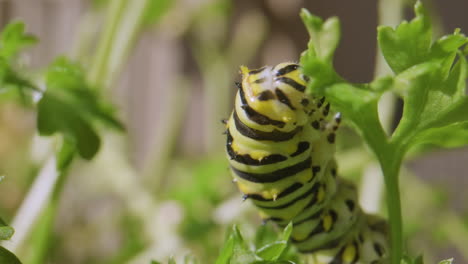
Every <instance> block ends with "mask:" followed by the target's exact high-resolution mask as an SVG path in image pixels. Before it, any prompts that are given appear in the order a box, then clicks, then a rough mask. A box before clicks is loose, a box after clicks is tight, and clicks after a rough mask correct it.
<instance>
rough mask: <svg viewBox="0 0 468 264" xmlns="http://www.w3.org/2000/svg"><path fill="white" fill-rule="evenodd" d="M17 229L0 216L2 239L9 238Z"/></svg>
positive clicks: (0, 235) (0, 234) (0, 237)
mask: <svg viewBox="0 0 468 264" xmlns="http://www.w3.org/2000/svg"><path fill="white" fill-rule="evenodd" d="M13 233H15V230H14V229H13V227H11V226H8V225H7V224H6V223H5V222H4V221H3V220H2V219H1V218H0V240H8V239H10V238H11V236H13Z"/></svg>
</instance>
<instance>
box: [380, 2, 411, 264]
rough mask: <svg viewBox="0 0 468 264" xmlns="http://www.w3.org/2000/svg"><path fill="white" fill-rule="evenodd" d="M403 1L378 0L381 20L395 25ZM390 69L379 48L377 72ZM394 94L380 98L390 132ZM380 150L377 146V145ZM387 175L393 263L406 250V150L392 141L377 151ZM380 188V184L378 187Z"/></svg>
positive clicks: (385, 176) (398, 262)
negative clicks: (403, 184) (403, 176)
mask: <svg viewBox="0 0 468 264" xmlns="http://www.w3.org/2000/svg"><path fill="white" fill-rule="evenodd" d="M403 8H404V3H403V1H402V0H379V2H378V24H379V25H388V26H396V25H398V24H399V23H400V22H401V21H402V19H403ZM389 73H390V69H389V67H388V66H387V64H386V63H385V60H384V57H383V55H382V53H381V52H380V50H379V49H377V57H376V65H375V72H374V76H375V77H379V76H382V75H385V74H389ZM395 99H396V98H395V96H394V95H393V94H384V96H383V97H382V98H381V101H380V102H379V103H380V105H379V106H380V108H379V118H380V120H381V123H382V125H383V128H384V129H385V131H386V132H387V134H391V124H392V122H393V113H394V105H395V101H396V100H395ZM374 150H375V151H377V149H374ZM376 154H377V156H378V159H379V162H380V166H381V168H382V172H383V175H384V182H385V190H386V194H385V195H386V201H387V211H388V218H389V223H390V259H391V263H392V264H400V260H401V257H402V252H403V220H402V214H401V201H400V186H399V172H400V167H401V163H402V160H403V152H401V151H398V150H397V149H396V148H395V147H394V145H393V144H391V143H390V144H386V146H381V148H380V149H379V150H378V152H376ZM376 188H378V187H376Z"/></svg>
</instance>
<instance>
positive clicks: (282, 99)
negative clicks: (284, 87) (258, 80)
mask: <svg viewBox="0 0 468 264" xmlns="http://www.w3.org/2000/svg"><path fill="white" fill-rule="evenodd" d="M275 94H276V97H278V100H279V101H280V102H281V103H283V104H285V105H287V106H288V107H289V108H290V109H291V110H296V108H295V107H294V106H293V105H292V104H291V101H289V98H288V96H287V95H285V94H284V93H283V92H282V91H281V90H280V89H278V88H276V89H275Z"/></svg>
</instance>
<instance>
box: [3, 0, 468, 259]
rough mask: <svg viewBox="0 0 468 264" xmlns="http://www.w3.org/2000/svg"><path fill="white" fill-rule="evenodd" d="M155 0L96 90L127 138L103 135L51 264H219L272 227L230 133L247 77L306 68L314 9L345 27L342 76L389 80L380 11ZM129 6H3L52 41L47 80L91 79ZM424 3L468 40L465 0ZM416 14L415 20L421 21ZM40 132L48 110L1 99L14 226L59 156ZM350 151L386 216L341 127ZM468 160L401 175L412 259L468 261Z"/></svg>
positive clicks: (20, 1) (52, 239) (78, 183)
mask: <svg viewBox="0 0 468 264" xmlns="http://www.w3.org/2000/svg"><path fill="white" fill-rule="evenodd" d="M154 1H156V2H158V4H155V5H154V6H156V7H154V10H152V12H154V13H153V15H152V17H150V19H148V21H146V20H145V22H144V23H143V24H142V26H141V27H140V28H139V30H137V31H136V32H134V34H133V35H131V41H130V42H129V44H128V45H127V46H125V47H124V48H123V49H122V50H123V52H122V53H119V56H122V58H120V59H119V60H120V63H116V64H115V67H114V68H112V69H111V70H110V71H109V72H108V73H107V75H105V76H102V78H101V76H97V77H96V78H97V79H98V80H102V83H99V84H100V85H102V86H103V89H102V93H103V94H104V95H105V96H106V97H108V98H109V99H110V100H112V102H113V103H114V104H115V105H116V106H117V109H118V114H119V117H120V119H121V120H123V122H124V123H125V126H126V128H127V131H126V133H117V132H112V131H103V132H102V133H103V135H104V142H103V146H102V148H101V150H100V152H99V153H98V156H97V157H96V159H95V160H93V161H91V162H85V161H82V160H77V161H75V162H74V164H73V168H72V170H71V172H70V173H71V175H70V177H68V178H67V182H66V183H65V187H64V190H63V193H62V194H61V201H60V205H59V213H58V214H57V215H56V216H55V217H54V219H55V223H54V225H53V232H51V233H50V234H48V235H47V243H45V244H46V246H45V247H44V248H43V252H44V253H43V254H44V259H45V262H44V263H149V261H150V260H151V259H159V260H166V259H167V258H168V257H169V256H171V255H174V256H177V257H178V258H181V257H184V256H186V255H190V256H194V257H196V258H198V259H199V260H200V263H213V261H214V259H215V258H216V256H217V254H218V252H219V248H220V245H222V241H223V239H224V236H225V233H226V230H228V228H229V227H230V226H231V225H232V224H233V223H238V224H240V225H241V227H242V229H243V230H245V232H246V233H247V236H248V234H249V232H250V233H252V232H253V230H254V229H255V228H256V227H258V225H259V224H260V221H259V219H258V217H257V216H256V213H255V209H253V208H251V206H250V204H249V203H247V202H246V203H242V202H241V197H240V195H239V193H238V192H237V190H236V189H235V186H234V185H233V184H231V182H230V175H229V171H228V169H227V168H228V167H227V161H226V160H225V158H224V152H223V148H224V142H225V139H224V136H223V135H222V132H223V125H222V124H221V122H220V120H221V119H223V118H227V117H228V115H229V112H230V110H231V108H232V101H233V95H234V93H235V91H236V89H235V86H234V81H236V80H238V79H239V73H238V69H239V66H240V65H246V66H249V67H251V68H256V67H260V66H262V65H266V64H268V65H274V64H277V63H280V62H284V61H298V59H299V55H300V53H301V52H302V51H303V50H304V49H305V48H306V43H307V41H308V34H307V32H306V30H305V27H304V26H303V25H302V22H301V20H300V18H299V16H298V13H299V11H300V9H301V8H302V7H305V8H307V9H309V10H310V12H312V13H313V14H316V15H319V16H321V17H324V18H326V17H329V16H338V17H339V18H340V20H341V25H342V40H341V43H340V45H339V48H338V50H337V53H336V58H335V66H336V69H337V71H338V72H339V73H340V74H341V75H342V76H344V77H345V78H346V79H348V80H350V81H353V82H369V81H371V80H372V79H373V78H374V76H375V74H380V73H382V72H379V71H378V70H376V69H375V66H374V65H375V61H376V26H377V23H378V8H377V2H378V1H375V0H356V1H339V0H327V1H324V0H322V1H320V0H316V1H306V0H289V1H284V0H268V1H267V0H257V1H247V0H236V1H228V0H218V1H215V0H164V1H159V0H154ZM390 1H391V0H390ZM118 2H125V0H95V1H91V0H2V1H0V24H1V25H2V26H3V25H5V24H6V23H8V22H9V21H11V20H14V19H20V20H23V21H25V23H26V25H27V31H28V32H31V33H33V34H34V35H36V36H37V37H38V38H39V39H40V43H39V44H38V45H37V46H35V47H33V48H32V49H30V50H29V52H27V53H26V54H24V56H23V57H22V58H21V60H22V63H23V64H25V65H28V67H29V69H30V71H31V74H32V75H35V74H40V71H41V68H43V67H44V66H45V65H47V64H48V63H50V62H51V61H52V60H53V58H55V57H56V56H58V55H61V54H65V55H67V56H70V57H71V58H73V59H75V60H77V61H79V62H80V63H82V64H83V65H84V68H85V69H86V67H88V65H90V64H92V62H93V59H94V57H93V51H94V50H95V49H96V46H97V43H98V41H99V39H100V37H102V34H104V33H103V28H105V27H106V25H107V26H109V24H108V23H109V16H110V14H112V8H113V7H114V6H116V5H117V4H116V3H118ZM130 2H132V1H129V3H130ZM137 2H139V0H136V1H135V2H132V3H137ZM423 2H425V4H426V7H428V8H429V9H430V11H431V14H432V15H433V23H434V34H435V35H436V36H440V35H442V34H446V33H451V32H452V31H453V30H454V29H455V28H461V32H465V33H466V32H467V30H468V19H467V15H466V10H468V2H467V1H466V0H451V1H443V0H438V1H423ZM408 3H409V4H408V7H407V8H406V9H405V12H403V14H402V15H403V17H404V18H406V19H411V18H412V16H413V12H412V10H411V8H410V6H411V4H412V1H408ZM131 5H132V4H129V6H130V7H129V8H128V10H125V11H124V12H127V11H128V12H131V10H132V9H131ZM389 12H390V11H389ZM129 19H130V20H131V18H129ZM126 25H127V24H125V23H123V24H121V25H120V27H117V29H116V30H117V31H121V32H124V31H125V30H126V27H125V26H126ZM114 41H115V43H113V45H115V46H118V45H120V44H121V43H122V42H119V40H118V38H117V39H115V40H114ZM374 72H376V73H374ZM386 111H387V113H389V115H390V117H391V118H390V124H389V125H390V126H391V125H392V124H395V123H396V122H398V114H399V112H401V103H399V102H398V101H391V104H390V106H388V109H387V110H386ZM35 131H36V130H35V112H34V111H32V110H31V109H25V108H24V107H22V106H21V105H19V104H15V103H14V102H11V101H8V100H2V99H0V175H4V176H5V179H4V180H3V181H2V182H1V184H0V215H1V216H2V218H4V219H5V220H7V222H9V223H10V222H12V221H14V216H15V214H16V212H17V210H18V209H19V208H20V206H21V205H22V202H23V200H24V199H25V197H27V196H28V193H29V191H30V188H31V186H32V185H33V183H34V181H35V179H37V177H38V176H37V175H40V174H41V172H43V171H44V167H45V166H46V165H47V160H48V157H49V156H50V155H51V150H50V144H51V143H50V141H48V139H44V138H40V137H38V136H37V134H36V132H35ZM339 138H340V139H339V140H338V142H339V144H340V146H339V149H340V150H339V152H338V158H339V164H340V171H341V174H342V175H343V176H344V177H349V178H353V179H355V180H356V182H357V184H358V185H359V186H361V189H362V192H363V194H362V196H363V197H365V198H363V199H362V200H363V203H364V206H365V207H366V206H367V208H368V209H369V210H371V211H376V212H380V213H382V214H385V205H384V204H380V203H379V202H377V203H375V202H374V203H372V201H379V197H381V195H382V194H381V192H379V190H380V189H381V185H382V183H381V181H379V177H380V176H379V170H378V167H377V168H376V164H375V163H374V161H373V156H372V155H371V153H370V152H369V151H368V150H367V149H366V147H365V146H364V145H363V144H362V142H361V140H360V139H359V137H358V136H357V135H356V134H354V132H353V131H352V130H350V129H347V128H344V129H342V131H341V135H340V137H339ZM467 161H468V149H466V148H465V149H456V150H451V151H446V150H440V149H434V148H429V149H428V150H426V151H425V152H423V153H420V154H418V155H417V156H416V155H415V156H412V157H411V159H410V160H409V161H408V162H407V164H406V167H405V169H404V171H403V172H402V175H401V184H402V203H403V207H404V212H403V214H404V223H405V233H406V237H407V238H408V239H407V248H408V250H409V251H410V252H412V253H414V254H424V256H425V258H426V260H427V262H426V263H435V261H436V260H440V259H444V258H449V257H454V258H455V263H464V262H466V263H468V215H467V212H468V206H467V201H468V194H467V192H466V191H465V188H466V186H468V177H465V176H467V175H468V165H467V163H466V162H467ZM379 186H380V187H379ZM369 197H370V198H369ZM366 199H371V200H372V201H371V202H370V204H369V202H367V203H368V204H367V205H366V204H365V203H366V201H365V200H366ZM382 203H383V202H382ZM17 229H18V228H17ZM32 229H33V232H34V226H33V227H32ZM17 232H21V231H20V230H17ZM15 239H17V238H16V236H13V238H12V240H13V242H15ZM16 242H18V243H19V244H20V245H18V246H17V248H18V249H17V250H16V251H15V252H16V253H18V255H19V257H20V258H22V257H23V258H26V259H27V257H28V254H30V253H29V252H30V251H28V247H30V246H31V245H30V244H31V243H32V241H29V240H28V238H27V236H26V237H25V238H24V239H23V240H22V241H16ZM25 263H28V262H26V261H25Z"/></svg>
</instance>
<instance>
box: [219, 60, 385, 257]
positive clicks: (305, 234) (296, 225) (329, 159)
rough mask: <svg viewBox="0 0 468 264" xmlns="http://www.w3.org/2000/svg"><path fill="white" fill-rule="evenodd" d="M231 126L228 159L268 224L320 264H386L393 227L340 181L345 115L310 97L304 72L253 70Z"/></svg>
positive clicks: (246, 75) (286, 67) (286, 66)
mask: <svg viewBox="0 0 468 264" xmlns="http://www.w3.org/2000/svg"><path fill="white" fill-rule="evenodd" d="M241 73H242V83H236V84H237V86H238V88H239V90H238V93H237V95H236V99H235V108H234V110H233V112H232V114H231V116H230V118H229V120H227V121H226V128H227V130H226V133H227V144H226V151H227V155H228V157H229V159H230V166H231V171H232V174H233V177H234V181H235V182H236V183H237V186H238V188H239V189H240V191H241V192H242V193H244V199H247V198H249V199H251V200H252V201H253V203H254V204H255V206H256V207H257V208H258V209H259V210H260V214H261V216H262V218H263V219H264V220H272V221H274V222H276V223H277V224H278V225H279V226H285V225H287V224H288V223H289V222H291V221H292V223H293V233H292V235H291V241H292V243H293V244H295V246H296V247H297V249H298V250H299V251H300V252H302V253H310V254H311V255H309V256H310V259H311V260H312V263H315V264H326V263H330V264H339V263H343V264H345V263H346V264H351V263H381V261H382V260H383V259H384V258H385V257H386V255H387V253H388V252H387V251H388V241H387V237H388V236H387V231H386V230H387V223H386V222H385V221H384V220H382V219H380V218H377V217H376V216H372V215H368V214H365V213H364V212H363V211H362V210H361V208H360V207H359V205H358V203H357V192H356V187H355V186H354V185H353V184H352V183H350V182H348V181H346V180H344V179H341V178H339V177H337V166H336V162H335V159H334V152H335V135H336V131H337V129H338V127H339V124H340V122H341V117H340V114H339V113H338V114H336V115H335V116H334V117H328V116H329V112H330V104H329V103H327V102H326V100H325V98H323V97H314V96H310V95H308V94H307V93H306V92H305V89H306V83H307V77H306V76H304V75H302V74H301V71H300V68H299V65H298V64H295V63H281V64H278V65H276V66H275V67H263V68H260V69H256V70H249V69H248V68H247V67H241Z"/></svg>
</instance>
